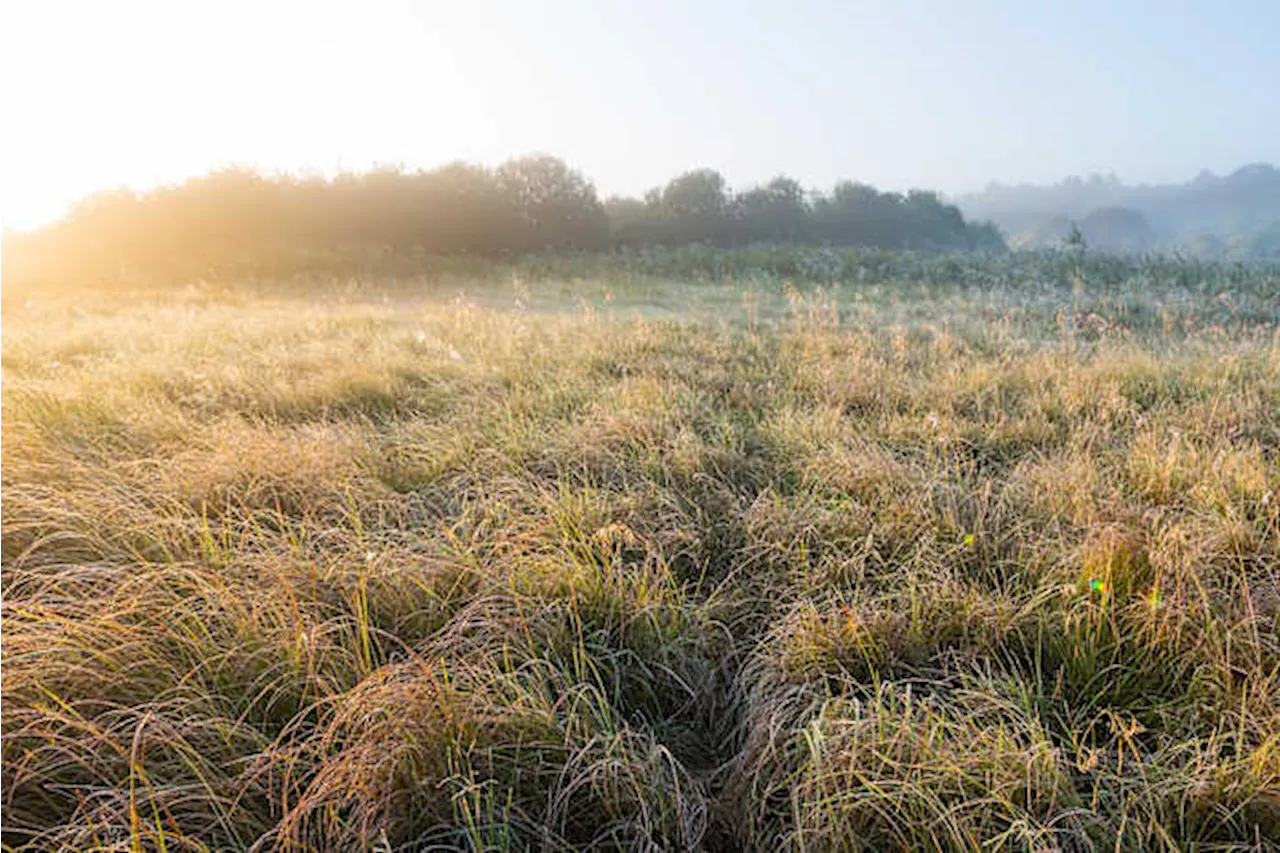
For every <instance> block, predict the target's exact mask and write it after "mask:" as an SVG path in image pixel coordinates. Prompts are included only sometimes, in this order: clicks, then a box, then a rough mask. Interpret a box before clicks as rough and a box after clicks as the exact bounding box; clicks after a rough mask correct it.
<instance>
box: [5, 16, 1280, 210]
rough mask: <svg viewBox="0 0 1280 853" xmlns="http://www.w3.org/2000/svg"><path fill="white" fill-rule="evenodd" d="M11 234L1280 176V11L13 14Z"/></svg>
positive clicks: (8, 64)
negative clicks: (509, 192)
mask: <svg viewBox="0 0 1280 853" xmlns="http://www.w3.org/2000/svg"><path fill="white" fill-rule="evenodd" d="M2 14H3V17H2V18H0V94H2V97H3V101H2V103H0V108H2V110H3V112H2V114H0V115H2V116H3V133H0V221H3V223H4V224H6V225H18V226H26V225H29V224H32V223H34V222H38V221H40V220H41V219H44V218H48V217H51V216H54V215H56V214H58V213H59V212H60V211H61V209H62V208H63V207H64V206H65V204H66V203H67V202H68V201H70V200H72V199H74V198H76V197H78V196H80V195H81V194H83V193H85V192H87V191H90V190H94V189H98V188H104V187H111V186H117V185H122V184H124V185H132V186H136V187H146V186H149V185H153V184H155V183H157V182H162V181H170V180H176V179H180V178H182V177H183V176H186V175H188V174H192V173H198V172H203V171H206V170H208V169H209V168H211V167H214V166H217V165H221V164H227V163H232V162H237V163H246V164H251V165H255V166H258V167H261V168H265V169H268V170H276V169H287V170H299V169H311V170H318V171H324V172H332V171H333V170H334V169H335V168H337V167H345V168H362V167H367V166H369V165H371V164H374V163H403V164H405V165H408V166H420V165H421V166H431V165H436V164H439V163H441V162H444V161H448V160H452V159H459V158H461V159H467V160H474V161H480V162H486V163H497V162H499V161H501V160H502V159H505V158H506V157H507V156H510V155H512V154H516V153H527V152H531V151H546V152H549V153H553V154H557V155H560V156H562V157H564V158H566V159H567V160H568V161H569V162H570V163H571V164H572V165H574V166H576V167H578V168H579V169H581V170H582V171H584V172H585V173H586V174H587V175H588V176H589V177H591V178H592V179H594V180H595V181H596V183H597V186H598V188H599V189H600V191H601V193H602V195H605V194H611V193H615V192H618V193H639V192H641V191H643V190H644V189H646V188H648V187H650V186H654V185H656V184H659V183H662V182H664V181H665V180H666V179H668V178H670V177H672V176H673V175H675V174H676V173H678V172H680V171H683V170H685V169H688V168H692V167H697V166H703V165H708V166H713V167H715V168H718V169H720V170H721V171H722V172H723V173H724V174H725V176H726V177H727V178H728V180H729V182H730V183H731V184H732V185H734V186H744V185H748V184H751V183H754V182H756V181H760V180H764V179H767V178H768V177H770V176H772V175H774V174H777V173H779V172H786V173H788V174H790V175H792V176H794V177H796V178H798V179H800V180H801V182H803V183H805V184H806V185H811V186H819V187H823V186H829V185H830V184H831V183H832V182H833V181H834V180H836V179H837V178H842V177H850V178H855V179H858V180H863V181H867V182H870V183H873V184H875V185H877V186H880V187H882V188H890V189H906V188H908V187H912V186H920V187H928V188H936V189H941V190H943V191H948V192H957V191H965V190H970V189H978V188H981V187H982V186H983V185H984V184H986V183H987V182H988V181H989V180H992V179H998V180H1001V181H1004V182H1018V181H1035V182H1049V181H1055V180H1058V179H1060V178H1062V177H1064V176H1065V175H1068V174H1087V173H1089V172H1093V171H1099V172H1111V171H1114V172H1116V173H1117V174H1118V175H1119V176H1120V177H1121V178H1123V179H1125V180H1129V181H1166V180H1184V179H1186V178H1189V177H1192V176H1193V175H1194V174H1195V173H1196V172H1197V171H1199V170H1200V169H1201V168H1208V169H1212V170H1214V171H1219V172H1222V171H1228V170H1230V169H1233V168H1235V167H1237V166H1239V165H1242V164H1244V163H1248V162H1256V161H1269V162H1277V161H1280V109H1277V106H1276V104H1277V103H1278V102H1280V47H1278V44H1280V43H1278V42H1277V36H1278V34H1280V0H1216V2H1208V0H1205V2H1177V0H1158V1H1156V0H1153V2H1136V0H1129V1H1128V2H1126V0H1072V2H1061V0H1043V2H1042V1H1041V0H1001V1H1000V2H998V0H964V2H958V0H956V1H955V2H953V0H935V2H925V0H917V1H916V2H910V0H900V2H899V1H897V0H895V2H890V0H880V2H869V0H864V1H860V0H848V2H835V1H834V0H832V2H798V0H790V1H789V2H787V1H786V0H780V2H776V3H775V2H746V0H738V1H737V2H723V3H720V2H705V3H696V2H655V0H644V2H637V0H632V2H605V0H567V1H566V2H556V0H527V2H497V0H457V2H416V3H415V2H390V0H388V2H378V0H364V2H348V3H338V2H324V0H310V2H271V0H258V1H257V2H199V3H196V2H184V0H167V2H146V3H144V2H131V1H130V0H112V2H94V3H69V2H58V1H57V0H4V3H3V13H2Z"/></svg>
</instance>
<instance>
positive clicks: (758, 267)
mask: <svg viewBox="0 0 1280 853" xmlns="http://www.w3.org/2000/svg"><path fill="white" fill-rule="evenodd" d="M406 266H407V268H405V269H394V270H389V269H388V268H387V267H386V266H385V265H384V266H382V267H380V268H378V269H376V270H375V269H373V268H372V267H371V268H370V270H369V271H366V272H364V273H359V274H355V275H350V276H348V275H337V274H326V273H320V272H314V273H311V274H308V275H306V276H295V277H293V278H291V279H287V280H286V278H285V277H283V276H276V277H275V278H273V277H272V274H271V273H270V272H269V271H264V272H262V273H260V274H258V275H255V276H252V277H246V278H245V279H243V280H241V281H236V280H231V281H212V282H197V283H194V284H191V285H188V286H185V287H181V288H172V289H154V288H152V289H136V290H128V289H117V290H115V291H107V290H96V291H94V290H87V289H77V290H74V291H57V290H55V289H52V288H47V287H46V288H43V289H40V288H37V289H31V290H26V291H22V292H19V291H17V290H15V289H13V288H7V289H6V293H5V294H4V300H5V302H4V309H3V344H2V364H3V408H2V416H3V444H2V455H3V458H2V474H3V488H2V500H3V504H2V506H3V519H2V527H3V531H2V532H3V536H2V554H3V605H2V606H3V614H2V615H3V659H2V665H3V684H2V691H3V695H2V697H0V702H2V717H3V755H2V762H0V763H2V765H3V776H2V781H3V794H2V798H3V799H2V805H3V842H4V848H5V849H13V850H18V849H31V850H55V849H56V850H67V851H72V850H75V851H80V850H165V851H179V850H262V851H265V850H278V849H284V850H316V851H319V850H377V851H387V850H402V849H403V850H453V849H461V850H583V849H596V850H611V849H646V850H709V851H752V850H764V851H775V850H796V851H801V850H804V851H836V850H848V851H861V850H865V851H882V850H883V851H896V850H946V851H953V850H955V851H961V850H964V851H968V850H973V851H977V850H992V849H997V850H1023V851H1095V850H1096V851H1104V850H1105V851H1146V850H1156V851H1160V850H1170V851H1171V850H1196V851H1227V850H1238V851H1245V850H1272V851H1274V850H1280V408H1278V405H1280V271H1277V270H1275V269H1273V268H1256V269H1245V268H1242V267H1226V266H1218V265H1213V264H1191V263H1178V262H1173V261H1149V262H1141V261H1118V260H1111V259H1107V258H1096V259H1092V260H1090V259H1087V258H1082V257H1070V256H1067V255H1063V254H1051V255H1045V256H1039V257H1029V256H1008V257H1006V258H989V259H981V258H977V257H973V256H969V257H966V258H952V257H948V256H935V257H930V256H913V255H902V254H897V255H895V254H892V253H875V252H862V253H857V252H838V253H833V252H822V251H820V250H804V251H797V252H770V251H764V250H761V251H758V252H753V251H751V250H739V251H720V250H705V251H689V252H658V253H650V254H639V255H632V256H630V257H624V258H623V259H622V260H619V259H618V256H611V257H605V258H599V257H596V258H593V257H582V258H564V259H558V260H557V259H541V260H539V259H532V260H527V261H523V262H515V263H508V264H502V263H488V262H486V263H485V264H467V263H463V262H445V261H439V262H437V263H436V264H435V266H430V267H428V266H427V265H426V264H425V262H421V261H420V262H418V263H417V267H416V269H418V270H419V271H418V272H414V268H413V267H412V266H409V265H406ZM424 269H426V270H428V271H427V272H422V270H424ZM277 279H278V280H277Z"/></svg>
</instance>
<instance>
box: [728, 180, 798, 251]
mask: <svg viewBox="0 0 1280 853" xmlns="http://www.w3.org/2000/svg"><path fill="white" fill-rule="evenodd" d="M734 214H735V215H734V229H733V236H734V238H735V239H734V242H744V243H750V242H759V241H767V242H777V243H797V242H805V241H807V240H808V239H810V237H811V228H810V224H811V223H810V210H809V205H808V202H807V201H806V200H805V193H804V189H803V188H802V187H801V186H800V184H799V183H797V182H796V181H794V180H793V179H791V178H788V177H786V176H784V175H779V176H778V177H776V178H774V179H773V180H771V181H770V182H769V183H767V184H765V185H764V186H762V187H755V188H754V189H751V190H748V191H746V192H744V193H740V194H739V195H738V196H737V197H736V198H735V200H734Z"/></svg>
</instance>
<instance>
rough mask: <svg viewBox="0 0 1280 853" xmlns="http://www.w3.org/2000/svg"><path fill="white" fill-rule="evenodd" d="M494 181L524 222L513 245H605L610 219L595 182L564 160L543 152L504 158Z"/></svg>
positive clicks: (586, 246)
mask: <svg viewBox="0 0 1280 853" xmlns="http://www.w3.org/2000/svg"><path fill="white" fill-rule="evenodd" d="M497 180H498V186H499V187H500V188H501V190H502V192H503V193H504V194H505V195H506V196H507V198H508V199H509V200H510V202H511V204H512V206H513V207H514V209H515V211H516V213H517V215H518V217H519V219H520V221H521V224H522V226H523V230H524V233H523V234H522V235H520V236H519V237H518V238H517V239H516V241H515V244H516V245H517V246H518V247H521V248H532V249H599V248H603V247H604V246H605V244H606V242H607V240H608V234H609V224H608V221H607V220H606V218H605V214H604V208H603V207H602V206H601V204H600V201H599V199H598V198H596V190H595V187H594V186H593V185H592V184H591V182H590V181H588V180H587V179H586V178H584V177H583V176H582V175H581V174H580V173H578V172H576V171H574V170H573V169H570V168H569V167H568V166H567V165H566V164H565V162H564V161H563V160H560V159H559V158H556V157H551V156H548V155H545V154H538V155H533V156H529V157H520V158H517V159H514V160H508V161H507V162H506V163H504V164H503V165H502V166H501V167H499V168H498V173H497Z"/></svg>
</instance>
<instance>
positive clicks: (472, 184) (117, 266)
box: [4, 155, 1005, 278]
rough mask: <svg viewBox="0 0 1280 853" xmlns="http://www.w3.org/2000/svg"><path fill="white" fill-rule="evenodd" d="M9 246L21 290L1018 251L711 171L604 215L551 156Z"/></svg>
mask: <svg viewBox="0 0 1280 853" xmlns="http://www.w3.org/2000/svg"><path fill="white" fill-rule="evenodd" d="M5 242H6V244H7V245H6V247H5V251H4V257H5V261H6V263H5V267H6V271H5V276H6V278H8V277H9V274H10V272H11V271H15V272H18V273H19V277H22V276H21V273H22V272H25V271H27V270H25V269H22V270H20V269H19V267H26V268H34V269H40V268H43V269H45V270H47V271H53V270H57V271H60V272H64V273H68V274H71V273H102V272H117V271H118V272H129V271H135V272H143V273H146V272H160V271H164V270H165V269H172V270H175V271H176V270H180V269H190V268H191V267H192V266H193V265H196V266H201V267H217V266H219V265H220V264H223V263H228V262H235V261H236V260H241V259H244V258H247V257H254V256H261V255H264V254H270V253H272V252H276V253H285V254H287V253H290V252H298V251H303V252H305V251H309V250H339V251H341V250H344V249H354V248H368V247H376V248H379V249H389V250H392V251H400V250H415V251H423V252H428V253H433V254H465V255H478V256H499V257H504V256H512V255H519V254H527V253H533V252H545V251H607V250H612V249H621V248H640V247H648V246H685V245H690V244H704V245H710V246H720V247H732V246H743V245H751V244H804V245H828V246H850V247H875V248H885V249H926V250H927V249H938V250H990V251H1003V250H1004V249H1005V245H1004V241H1003V239H1002V238H1001V235H1000V233H999V231H998V230H997V229H996V228H995V226H994V225H992V224H990V223H981V224H978V223H973V222H966V221H965V219H964V217H963V215H962V214H961V212H960V210H959V209H958V208H957V207H955V206H954V205H950V204H945V203H943V202H942V201H941V200H940V199H939V197H938V195H937V194H936V193H933V192H926V191H922V190H912V191H911V192H908V193H906V194H899V193H892V192H880V191H878V190H876V189H875V188H873V187H870V186H867V185H865V184H859V183H853V182H849V181H844V182H841V183H839V184H837V185H836V186H835V187H834V188H833V189H832V190H831V191H830V192H826V193H816V192H810V191H806V190H805V189H804V188H803V187H801V185H800V184H799V183H798V182H796V181H795V180H793V179H791V178H788V177H777V178H774V179H773V180H771V181H769V182H768V183H766V184H763V185H761V186H755V187H751V188H748V189H746V190H743V191H740V192H732V191H730V190H729V188H728V186H727V185H726V182H725V179H724V177H723V176H722V175H720V174H719V173H718V172H716V171H714V170H711V169H698V170H695V171H690V172H686V173H685V174H682V175H679V176H677V177H675V178H673V179H672V180H671V181H669V182H668V183H667V184H666V185H665V186H663V187H658V188H655V189H653V190H650V191H649V192H647V193H645V195H644V197H643V198H618V197H615V198H609V199H606V200H604V201H601V200H600V199H599V197H598V196H597V194H596V190H595V187H594V185H593V184H592V183H591V182H590V181H589V180H587V179H586V178H585V177H584V176H583V175H582V174H581V173H580V172H578V171H576V170H574V169H572V168H570V167H569V166H568V165H567V164H566V163H565V162H564V161H562V160H560V159H558V158H555V157H551V156H546V155H534V156H526V157H519V158H515V159H512V160H510V161H508V162H506V163H504V164H502V165H501V166H498V167H497V168H485V167H482V166H477V165H472V164H467V163H461V162H459V163H452V164H449V165H446V166H442V167H440V168H436V169H432V170H429V171H424V170H419V171H405V170H402V169H390V168H386V169H377V170H374V171H369V172H364V173H357V174H341V175H338V176H337V177H335V178H332V179H328V178H319V177H298V176H292V175H281V176H268V175H263V174H260V173H257V172H255V171H253V170H249V169H243V168H231V169H223V170H220V171H216V172H212V173H210V174H207V175H203V176H200V177H194V178H191V179H189V180H187V181H185V182H184V183H182V184H178V185H173V186H164V187H160V188H157V189H154V190H150V191H147V192H142V193H135V192H132V191H128V190H118V191H110V192H104V193H99V194H96V195H93V196H91V197H89V198H86V199H85V200H83V201H82V202H81V203H79V204H78V205H76V206H75V207H74V208H73V209H72V210H71V211H70V212H69V213H68V214H67V215H66V216H65V217H64V218H62V219H61V220H59V221H57V222H54V223H52V224H50V225H48V226H45V227H44V228H42V229H39V230H37V231H35V232H32V233H29V234H22V235H8V237H7V238H6V241H5Z"/></svg>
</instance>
